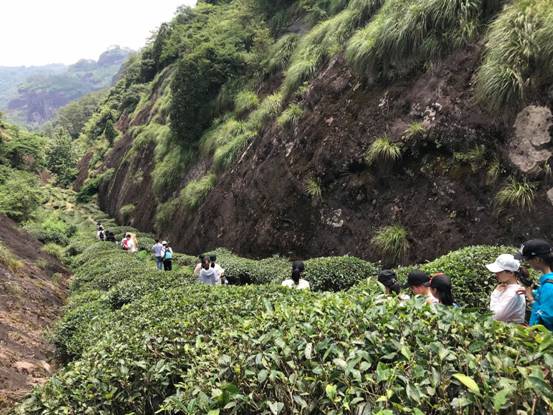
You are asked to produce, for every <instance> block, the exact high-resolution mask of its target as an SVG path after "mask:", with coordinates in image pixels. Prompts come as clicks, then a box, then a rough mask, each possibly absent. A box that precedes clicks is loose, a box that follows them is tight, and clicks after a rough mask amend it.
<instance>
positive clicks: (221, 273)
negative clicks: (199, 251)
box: [209, 255, 228, 284]
mask: <svg viewBox="0 0 553 415" xmlns="http://www.w3.org/2000/svg"><path fill="white" fill-rule="evenodd" d="M216 261H217V256H216V255H210V256H209V262H210V263H211V268H213V269H214V270H215V275H216V276H217V284H228V281H227V280H226V278H225V270H224V268H222V267H221V266H220V265H219V264H217V262H216Z"/></svg>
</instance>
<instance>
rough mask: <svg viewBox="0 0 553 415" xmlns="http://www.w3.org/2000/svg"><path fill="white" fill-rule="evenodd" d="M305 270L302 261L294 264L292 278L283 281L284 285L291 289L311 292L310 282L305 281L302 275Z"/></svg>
mask: <svg viewBox="0 0 553 415" xmlns="http://www.w3.org/2000/svg"><path fill="white" fill-rule="evenodd" d="M304 270H305V266H304V265H303V262H302V261H294V263H293V264H292V277H291V278H288V279H286V280H284V281H282V285H283V286H285V287H289V288H296V289H298V290H310V289H311V287H310V285H309V281H307V280H304V279H303V278H302V277H301V274H302V273H303V271H304Z"/></svg>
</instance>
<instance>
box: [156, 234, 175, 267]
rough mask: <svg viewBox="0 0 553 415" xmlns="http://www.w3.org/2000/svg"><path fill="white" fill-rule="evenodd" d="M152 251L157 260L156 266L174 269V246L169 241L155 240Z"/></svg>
mask: <svg viewBox="0 0 553 415" xmlns="http://www.w3.org/2000/svg"><path fill="white" fill-rule="evenodd" d="M152 253H153V255H154V258H155V260H156V268H157V269H158V270H160V271H163V270H165V271H171V270H172V269H173V248H171V246H170V245H169V242H167V241H161V242H160V241H159V239H156V240H155V244H154V245H153V246H152Z"/></svg>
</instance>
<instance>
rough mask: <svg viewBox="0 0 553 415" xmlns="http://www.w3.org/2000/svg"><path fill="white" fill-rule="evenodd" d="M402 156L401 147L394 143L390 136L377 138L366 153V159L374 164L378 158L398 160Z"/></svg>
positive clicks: (368, 162)
mask: <svg viewBox="0 0 553 415" xmlns="http://www.w3.org/2000/svg"><path fill="white" fill-rule="evenodd" d="M400 157H401V147H400V146H399V145H397V144H394V143H392V141H391V140H390V138H389V137H387V136H384V137H380V138H377V139H376V140H374V142H373V143H372V144H371V146H370V147H369V149H368V150H367V152H366V153H365V161H366V162H367V164H369V165H372V164H374V163H375V162H376V161H377V160H381V161H396V160H397V159H399V158H400Z"/></svg>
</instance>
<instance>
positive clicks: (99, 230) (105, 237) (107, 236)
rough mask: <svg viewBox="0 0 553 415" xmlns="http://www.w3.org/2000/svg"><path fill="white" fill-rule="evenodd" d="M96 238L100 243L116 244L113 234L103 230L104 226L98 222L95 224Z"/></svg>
mask: <svg viewBox="0 0 553 415" xmlns="http://www.w3.org/2000/svg"><path fill="white" fill-rule="evenodd" d="M96 237H97V238H98V239H99V240H100V241H107V242H117V240H116V239H115V234H114V233H113V232H111V231H109V230H106V229H104V226H103V225H102V224H101V223H100V222H98V223H97V224H96Z"/></svg>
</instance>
